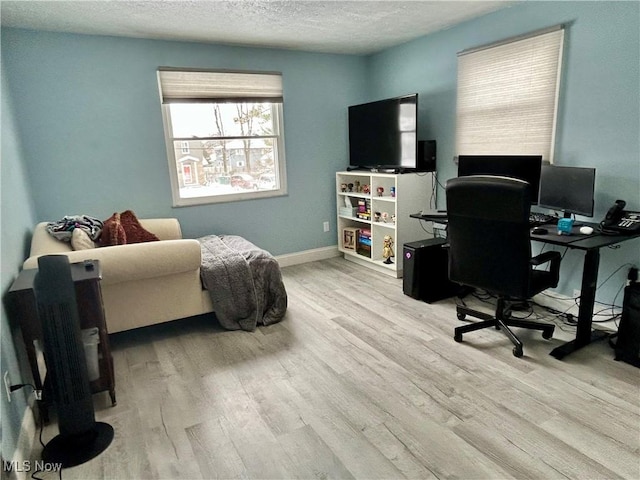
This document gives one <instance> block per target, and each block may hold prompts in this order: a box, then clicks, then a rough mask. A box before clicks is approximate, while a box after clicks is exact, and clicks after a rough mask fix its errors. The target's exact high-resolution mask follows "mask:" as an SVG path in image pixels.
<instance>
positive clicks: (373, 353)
mask: <svg viewBox="0 0 640 480" xmlns="http://www.w3.org/2000/svg"><path fill="white" fill-rule="evenodd" d="M283 276H284V281H285V285H286V288H287V291H288V295H289V310H288V313H287V315H286V318H285V319H284V320H283V321H282V322H281V323H279V324H276V325H273V326H270V327H259V328H258V329H257V330H256V331H255V332H253V333H247V332H229V331H223V330H222V329H221V328H220V327H219V326H218V325H217V323H216V322H215V321H212V319H211V318H207V317H199V318H193V319H186V320H180V321H177V322H172V323H169V324H165V325H158V326H154V327H149V328H145V329H141V330H137V331H132V332H124V333H120V334H116V335H112V339H111V344H112V351H113V355H114V361H115V370H116V387H117V395H118V404H117V406H115V407H111V406H110V402H109V399H108V395H107V394H106V393H105V394H99V395H96V396H95V400H96V416H97V418H98V420H101V421H105V422H108V423H110V424H111V425H112V426H113V427H114V428H115V440H114V442H113V443H112V445H111V446H110V447H109V449H108V450H107V451H106V452H104V453H103V454H102V455H101V456H100V457H98V458H96V459H94V460H92V461H91V462H88V463H86V464H84V465H81V466H78V467H75V468H71V469H66V470H64V471H63V478H64V479H65V480H67V479H102V478H109V479H118V480H122V479H146V478H149V479H201V478H204V479H210V478H211V479H212V478H256V479H258V478H260V479H261V478H283V479H288V478H301V479H328V478H340V479H349V478H358V479H397V478H416V479H417V478H419V479H431V478H459V479H494V478H495V479H505V478H540V479H555V478H557V479H567V478H569V479H611V478H627V479H637V478H640V460H639V458H640V395H639V394H640V388H639V387H640V380H639V379H640V376H639V375H638V373H639V371H638V369H637V368H634V367H632V366H631V365H628V364H626V363H622V362H616V361H614V360H613V353H612V350H611V349H610V347H609V346H608V345H607V344H606V343H605V342H600V343H598V344H594V345H590V346H589V347H588V348H585V349H583V350H581V351H579V352H577V353H575V354H573V355H571V356H569V357H567V358H566V359H565V360H563V361H559V360H556V359H555V358H553V357H551V356H550V355H549V352H550V351H551V350H552V348H554V347H555V346H557V345H559V344H560V343H562V342H563V341H566V340H569V339H571V338H572V337H573V331H572V330H571V329H569V328H567V327H563V328H564V329H566V330H567V331H563V330H562V329H560V328H556V333H555V335H554V338H553V339H552V340H544V339H542V336H541V335H540V333H539V332H530V331H524V330H516V332H517V334H519V336H520V338H521V339H522V340H523V342H524V355H525V356H524V357H523V358H516V357H514V356H513V355H512V353H511V350H512V349H511V344H510V343H509V341H508V339H507V338H506V337H505V336H504V335H502V334H501V333H499V332H496V331H495V330H493V329H487V330H483V331H479V332H474V333H471V334H468V335H465V339H464V340H465V341H464V343H461V344H458V343H455V342H454V341H453V328H454V327H455V326H456V325H459V324H460V321H459V320H458V319H457V318H456V314H455V301H454V300H453V299H452V300H446V301H442V302H438V303H435V304H431V305H429V304H426V303H423V302H420V301H417V300H414V299H412V298H410V297H408V296H406V295H404V294H403V293H402V280H396V279H393V278H390V277H386V276H383V275H380V274H377V273H375V272H372V271H370V270H368V269H365V268H363V267H360V266H357V265H354V264H352V263H350V262H346V261H345V260H343V259H339V258H335V259H331V260H325V261H320V262H314V263H308V264H304V265H297V266H292V267H287V268H284V269H283ZM56 433H57V427H55V424H54V425H53V426H48V427H47V428H46V429H45V431H44V439H45V442H46V441H48V440H49V439H50V438H52V437H53V436H54V435H55V434H56ZM38 447H39V445H38ZM37 450H38V451H36V452H35V455H38V453H39V448H38V449H37ZM40 477H41V478H44V479H49V478H57V475H54V474H41V475H40Z"/></svg>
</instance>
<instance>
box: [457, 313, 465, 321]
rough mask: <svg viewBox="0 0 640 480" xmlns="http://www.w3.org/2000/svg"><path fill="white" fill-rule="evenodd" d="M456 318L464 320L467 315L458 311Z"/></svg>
mask: <svg viewBox="0 0 640 480" xmlns="http://www.w3.org/2000/svg"><path fill="white" fill-rule="evenodd" d="M457 315H458V320H464V319H465V318H467V316H466V315H465V314H464V313H458V314H457Z"/></svg>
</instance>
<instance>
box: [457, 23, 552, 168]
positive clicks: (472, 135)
mask: <svg viewBox="0 0 640 480" xmlns="http://www.w3.org/2000/svg"><path fill="white" fill-rule="evenodd" d="M563 37H564V29H563V28H562V27H554V28H552V29H547V30H545V31H542V32H535V33H533V34H530V35H527V36H523V37H518V38H515V39H510V40H507V41H504V42H500V43H497V44H492V45H488V46H485V47H480V48H475V49H472V50H466V51H463V52H461V53H459V54H458V99H457V119H456V127H457V128H456V152H457V154H458V155H494V154H495V155H542V157H543V159H544V160H547V161H549V162H553V147H554V142H555V126H556V113H557V105H558V85H559V83H560V69H561V66H562V45H563Z"/></svg>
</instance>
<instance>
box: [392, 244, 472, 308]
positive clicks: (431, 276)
mask: <svg viewBox="0 0 640 480" xmlns="http://www.w3.org/2000/svg"><path fill="white" fill-rule="evenodd" d="M445 243H446V240H445V239H443V238H431V239H428V240H420V241H418V242H410V243H405V244H404V247H403V259H402V262H403V263H402V269H403V272H402V289H403V292H404V293H405V295H409V296H410V297H411V298H415V299H417V300H422V301H424V302H427V303H432V302H437V301H438V300H443V299H445V298H449V297H453V296H455V295H457V294H458V293H459V292H460V286H459V285H458V284H456V283H453V282H451V281H449V265H448V260H449V259H448V253H447V249H446V248H444V247H443V245H444V244H445Z"/></svg>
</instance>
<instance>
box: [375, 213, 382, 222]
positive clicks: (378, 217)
mask: <svg viewBox="0 0 640 480" xmlns="http://www.w3.org/2000/svg"><path fill="white" fill-rule="evenodd" d="M380 216H381V214H380V212H374V213H373V220H374V221H375V222H379V221H380Z"/></svg>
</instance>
